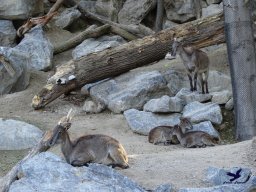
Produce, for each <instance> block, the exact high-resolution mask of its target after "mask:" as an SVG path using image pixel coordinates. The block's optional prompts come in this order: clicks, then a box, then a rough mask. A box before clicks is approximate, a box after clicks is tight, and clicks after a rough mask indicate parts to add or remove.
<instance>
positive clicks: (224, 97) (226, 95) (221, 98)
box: [210, 90, 232, 104]
mask: <svg viewBox="0 0 256 192" xmlns="http://www.w3.org/2000/svg"><path fill="white" fill-rule="evenodd" d="M210 94H211V95H212V102H213V103H217V104H226V103H227V102H228V101H229V100H230V98H231V96H232V93H231V92H230V91H228V90H224V91H221V92H212V93H210Z"/></svg>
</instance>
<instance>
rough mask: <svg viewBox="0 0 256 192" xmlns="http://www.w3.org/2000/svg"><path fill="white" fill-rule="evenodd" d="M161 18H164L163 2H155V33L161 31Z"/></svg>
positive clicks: (159, 0) (160, 0) (162, 0)
mask: <svg viewBox="0 0 256 192" xmlns="http://www.w3.org/2000/svg"><path fill="white" fill-rule="evenodd" d="M163 18H164V0H157V11H156V26H155V30H156V32H158V31H161V30H162V29H163Z"/></svg>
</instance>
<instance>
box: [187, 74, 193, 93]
mask: <svg viewBox="0 0 256 192" xmlns="http://www.w3.org/2000/svg"><path fill="white" fill-rule="evenodd" d="M188 79H189V82H190V91H193V90H194V88H193V82H192V77H191V74H189V73H188Z"/></svg>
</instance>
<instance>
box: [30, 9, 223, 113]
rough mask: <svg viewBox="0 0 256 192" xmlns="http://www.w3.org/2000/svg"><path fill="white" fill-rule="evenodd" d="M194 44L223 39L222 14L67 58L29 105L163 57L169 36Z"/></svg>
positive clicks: (211, 42)
mask: <svg viewBox="0 0 256 192" xmlns="http://www.w3.org/2000/svg"><path fill="white" fill-rule="evenodd" d="M174 35H175V37H177V38H183V39H184V42H185V44H187V45H188V44H189V45H192V46H195V47H196V48H202V47H207V46H210V45H215V44H220V43H223V42H225V39H224V24H223V14H222V13H220V14H217V15H214V16H211V17H207V18H203V19H199V20H195V21H192V22H189V23H185V24H182V25H179V26H177V27H175V28H171V29H166V30H163V31H160V32H159V33H157V34H154V35H150V36H147V37H144V38H143V39H138V40H134V41H130V42H129V43H126V44H123V45H121V46H118V47H115V48H110V49H107V50H104V51H101V52H97V53H92V54H89V55H87V56H85V57H82V58H80V59H78V60H71V61H69V62H67V63H65V64H63V65H61V66H60V67H58V68H57V71H56V73H55V75H53V76H52V77H51V78H50V79H49V81H48V84H47V85H46V86H45V87H44V88H43V89H42V90H41V91H40V92H39V93H38V94H37V95H35V96H34V98H33V100H32V107H34V108H35V109H39V108H42V107H44V106H45V105H47V104H48V103H50V102H51V101H53V100H55V99H56V98H58V97H59V96H60V95H62V94H63V93H66V92H69V91H71V90H72V89H74V88H79V87H82V86H83V85H85V84H87V83H91V82H95V81H99V80H102V79H105V78H109V77H114V76H117V75H120V74H122V73H124V72H127V71H129V70H131V69H134V68H137V67H140V66H143V65H146V64H150V63H152V62H155V61H158V60H160V59H163V58H164V57H165V55H166V53H167V52H168V51H170V48H171V43H172V41H173V37H174Z"/></svg>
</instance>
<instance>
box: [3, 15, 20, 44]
mask: <svg viewBox="0 0 256 192" xmlns="http://www.w3.org/2000/svg"><path fill="white" fill-rule="evenodd" d="M15 38H16V30H15V28H14V26H13V24H12V21H8V20H0V46H3V47H11V46H13V45H15Z"/></svg>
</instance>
